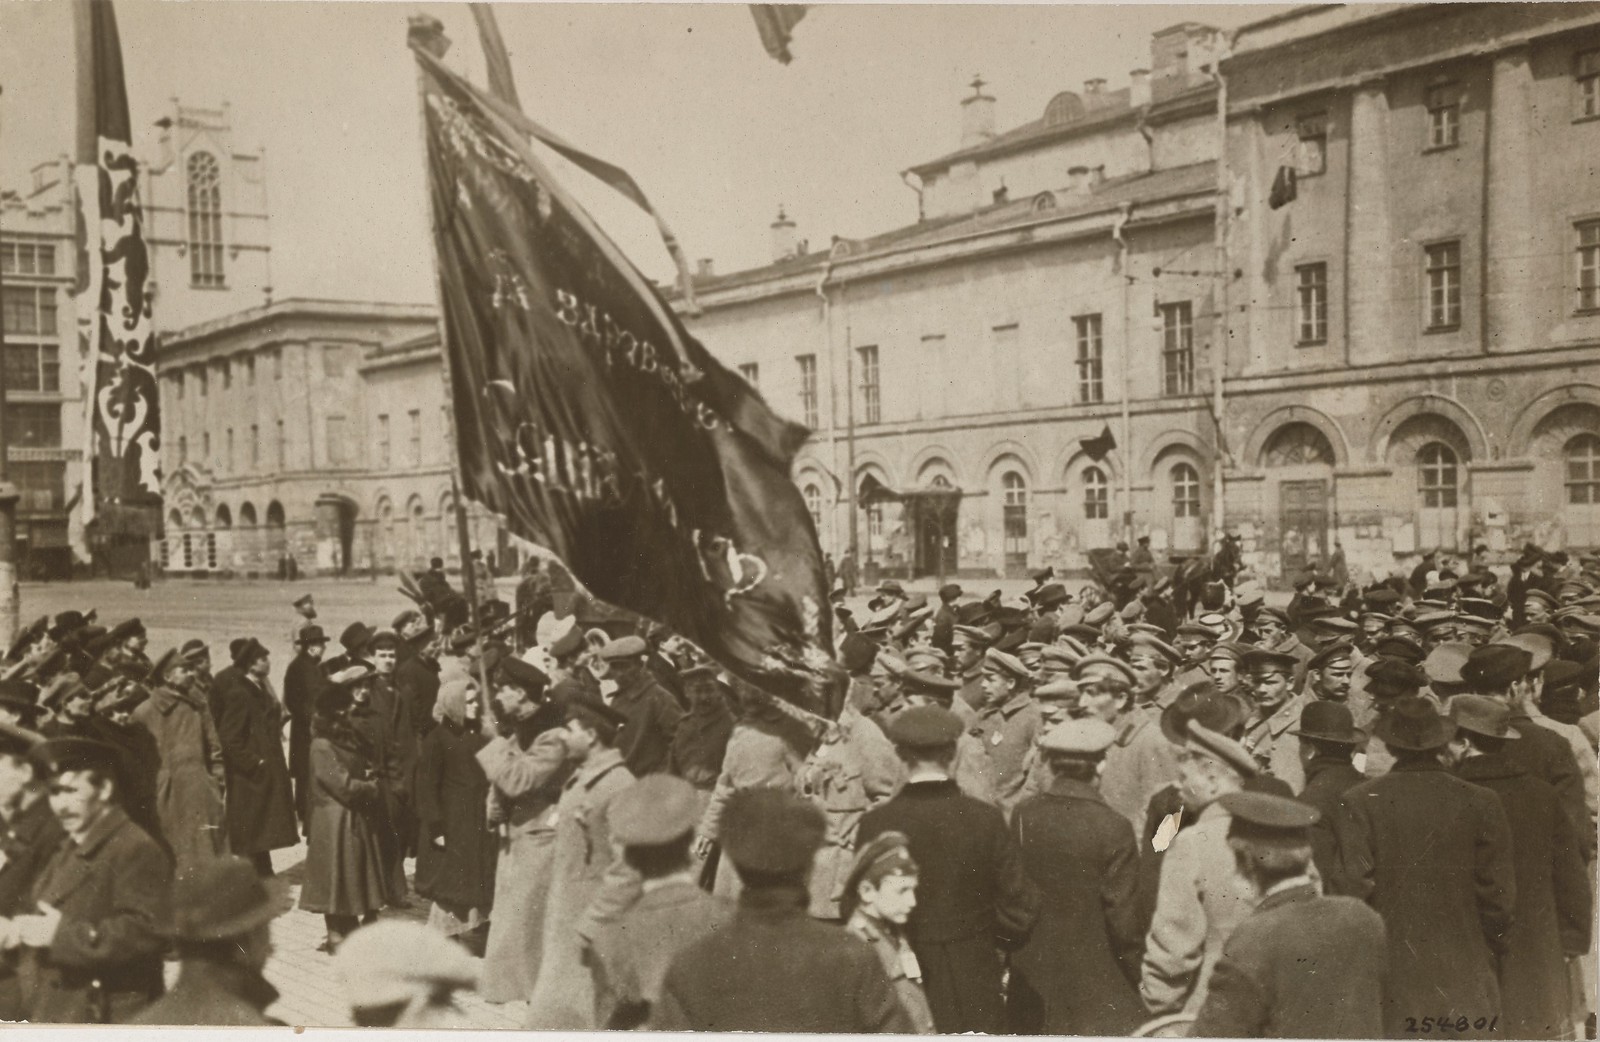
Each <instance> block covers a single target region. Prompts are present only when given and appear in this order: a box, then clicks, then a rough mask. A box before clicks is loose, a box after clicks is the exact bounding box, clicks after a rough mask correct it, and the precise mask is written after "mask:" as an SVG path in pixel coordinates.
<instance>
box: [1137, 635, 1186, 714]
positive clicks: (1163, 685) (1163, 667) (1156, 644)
mask: <svg viewBox="0 0 1600 1042" xmlns="http://www.w3.org/2000/svg"><path fill="white" fill-rule="evenodd" d="M1127 657H1128V665H1130V666H1132V667H1133V673H1134V678H1135V679H1134V688H1133V694H1134V701H1135V702H1137V703H1138V704H1139V705H1141V706H1150V707H1153V708H1155V709H1158V710H1159V709H1163V708H1165V707H1167V706H1169V705H1171V704H1172V700H1173V699H1174V698H1177V697H1178V691H1179V690H1180V689H1179V688H1178V687H1177V685H1176V684H1174V683H1173V676H1174V674H1175V673H1176V672H1177V670H1178V666H1179V665H1180V664H1181V663H1182V662H1183V655H1182V653H1181V652H1179V651H1178V649H1177V648H1175V647H1173V646H1172V645H1171V644H1168V643H1167V642H1166V641H1165V640H1162V639H1161V638H1160V637H1158V636H1156V635H1154V634H1151V633H1144V632H1134V633H1133V634H1131V635H1130V636H1129V637H1128V654H1127Z"/></svg>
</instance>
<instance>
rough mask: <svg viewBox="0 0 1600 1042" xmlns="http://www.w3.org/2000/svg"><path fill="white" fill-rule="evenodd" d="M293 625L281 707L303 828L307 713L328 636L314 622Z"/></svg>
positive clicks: (306, 823) (318, 687)
mask: <svg viewBox="0 0 1600 1042" xmlns="http://www.w3.org/2000/svg"><path fill="white" fill-rule="evenodd" d="M297 629H298V633H297V640H296V643H295V645H294V649H295V655H294V658H292V659H290V660H289V666H288V668H287V669H285V670H284V673H283V707H284V710H285V711H286V712H287V713H288V714H289V777H290V778H291V779H292V780H293V782H294V805H295V812H296V813H297V814H298V815H299V817H300V826H301V828H302V829H303V830H304V829H307V828H309V827H310V809H309V797H310V788H311V716H312V712H313V710H314V709H315V707H316V704H317V696H318V695H319V694H320V693H321V691H322V686H323V684H324V683H326V682H327V674H326V673H324V672H323V671H322V656H323V655H324V654H325V653H326V652H327V650H328V636H327V634H325V633H323V632H322V627H321V626H318V625H317V624H316V623H314V622H307V623H306V625H305V626H302V627H298V628H297Z"/></svg>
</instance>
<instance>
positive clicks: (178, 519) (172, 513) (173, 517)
mask: <svg viewBox="0 0 1600 1042" xmlns="http://www.w3.org/2000/svg"><path fill="white" fill-rule="evenodd" d="M167 527H168V528H173V529H180V530H181V529H182V528H183V515H182V514H180V513H178V512H177V511H176V510H169V511H167Z"/></svg>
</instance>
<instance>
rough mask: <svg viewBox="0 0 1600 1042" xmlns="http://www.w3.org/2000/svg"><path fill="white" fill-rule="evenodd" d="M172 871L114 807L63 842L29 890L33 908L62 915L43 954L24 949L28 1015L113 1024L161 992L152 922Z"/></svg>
mask: <svg viewBox="0 0 1600 1042" xmlns="http://www.w3.org/2000/svg"><path fill="white" fill-rule="evenodd" d="M171 885H172V865H171V862H169V861H168V860H167V855H166V853H165V852H163V851H162V849H161V847H160V846H158V845H157V844H156V841H155V840H153V839H151V838H150V836H149V835H148V834H147V833H146V832H145V831H144V830H143V829H141V828H140V827H139V826H138V825H135V824H134V823H133V822H132V821H130V820H129V819H128V816H127V815H126V814H124V813H123V812H122V811H121V809H119V808H116V807H112V808H110V809H108V810H107V811H106V812H105V813H104V815H103V816H102V817H101V818H100V820H99V821H97V822H95V823H94V825H92V826H91V827H90V828H89V831H88V834H87V835H85V836H84V838H83V842H82V843H73V842H71V841H70V840H68V841H65V842H63V843H62V844H61V845H60V846H58V847H57V848H56V852H55V854H54V856H52V857H51V859H50V862H49V864H47V865H45V867H44V870H43V871H42V872H40V873H39V878H38V879H37V880H36V881H35V883H34V887H33V899H34V902H35V904H36V905H37V904H40V903H43V904H48V905H50V906H51V907H53V908H55V909H57V910H58V911H60V913H61V925H60V927H59V928H58V929H57V930H56V935H55V940H54V941H53V942H52V943H51V945H50V947H49V948H29V949H26V950H25V952H24V954H23V960H24V961H25V962H28V963H31V966H30V967H29V970H26V971H24V974H25V976H26V975H27V974H28V973H29V972H30V971H31V975H32V980H33V994H32V996H31V998H30V999H29V1001H27V1005H28V1019H29V1020H32V1021H34V1022H36V1023H40V1024H121V1023H125V1022H126V1021H127V1020H128V1018H129V1017H131V1016H133V1015H134V1014H135V1013H137V1012H139V1010H141V1009H143V1008H144V1007H145V1006H147V1005H149V1004H150V1003H151V1002H152V1001H153V1000H154V999H155V998H156V997H157V996H159V995H160V994H161V990H162V980H161V953H162V950H163V949H164V948H165V947H166V944H165V942H164V941H163V940H162V938H161V937H160V936H158V935H157V933H156V929H157V919H158V916H160V915H161V912H162V910H163V908H164V907H165V905H166V901H167V892H168V888H169V887H170V886H171Z"/></svg>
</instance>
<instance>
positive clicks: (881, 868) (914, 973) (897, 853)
mask: <svg viewBox="0 0 1600 1042" xmlns="http://www.w3.org/2000/svg"><path fill="white" fill-rule="evenodd" d="M909 843H910V841H909V840H907V839H906V837H905V836H902V835H901V834H900V833H898V832H885V833H883V834H882V835H880V836H878V837H877V838H876V839H874V840H873V841H872V842H870V843H866V844H863V845H862V846H861V847H860V849H858V850H857V851H856V855H855V859H854V861H852V863H851V865H850V871H849V873H848V874H847V875H846V876H845V880H844V890H843V893H842V894H841V896H840V899H839V908H840V911H841V912H842V913H843V914H844V915H845V917H846V920H845V927H844V928H845V930H846V931H847V932H849V933H850V934H851V935H853V936H855V937H856V938H858V939H859V940H862V941H865V942H866V943H867V944H868V945H870V946H871V947H872V950H873V951H874V952H875V953H877V956H878V961H879V962H880V963H882V965H883V972H884V974H885V975H887V976H888V978H889V983H890V986H891V987H893V988H894V993H895V996H896V997H897V998H898V999H899V1000H900V1005H901V1007H902V1008H903V1009H904V1010H905V1012H906V1016H907V1017H909V1018H910V1019H911V1023H912V1027H913V1028H914V1029H915V1030H916V1032H917V1033H918V1034H922V1035H929V1034H933V1033H934V1032H935V1031H936V1030H937V1028H935V1027H934V1023H933V1010H931V1009H929V1008H928V995H927V992H925V991H923V990H922V967H921V965H920V964H919V963H918V962H917V955H916V952H914V951H912V949H911V942H910V941H908V940H907V939H906V934H905V927H906V923H907V921H909V919H910V918H911V912H912V911H913V910H914V909H915V908H916V903H917V871H918V870H917V862H916V860H915V859H913V858H912V856H911V850H910V848H909Z"/></svg>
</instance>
